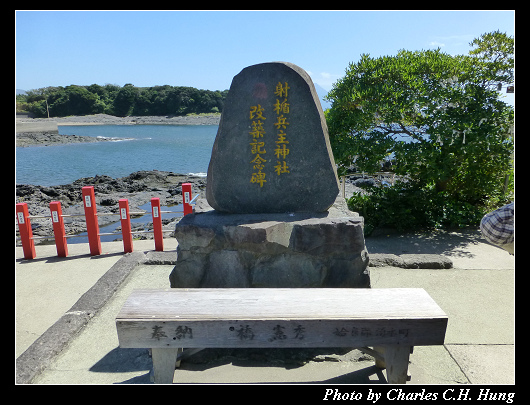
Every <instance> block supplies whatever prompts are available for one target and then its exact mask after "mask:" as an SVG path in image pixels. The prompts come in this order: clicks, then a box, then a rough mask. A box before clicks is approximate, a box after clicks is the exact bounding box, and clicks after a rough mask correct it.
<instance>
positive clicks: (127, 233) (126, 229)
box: [119, 198, 133, 253]
mask: <svg viewBox="0 0 530 405" xmlns="http://www.w3.org/2000/svg"><path fill="white" fill-rule="evenodd" d="M119 207H120V220H121V234H122V239H123V252H124V253H131V252H132V251H133V238H132V233H131V217H130V216H129V200H127V199H126V198H122V199H121V200H120V201H119Z"/></svg>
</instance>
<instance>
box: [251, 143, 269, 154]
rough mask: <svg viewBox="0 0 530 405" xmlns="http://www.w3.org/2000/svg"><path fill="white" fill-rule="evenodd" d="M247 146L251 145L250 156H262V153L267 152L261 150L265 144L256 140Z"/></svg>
mask: <svg viewBox="0 0 530 405" xmlns="http://www.w3.org/2000/svg"><path fill="white" fill-rule="evenodd" d="M249 145H252V150H251V152H252V154H254V155H255V154H256V153H261V154H264V153H267V151H266V150H265V149H262V148H263V147H265V142H258V141H257V140H255V139H254V141H252V142H250V144H249Z"/></svg>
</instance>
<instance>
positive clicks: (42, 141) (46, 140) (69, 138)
mask: <svg viewBox="0 0 530 405" xmlns="http://www.w3.org/2000/svg"><path fill="white" fill-rule="evenodd" d="M127 139H129V138H119V139H118V138H103V137H99V138H94V137H93V136H81V135H59V134H56V133H50V132H19V133H17V139H16V146H17V147H22V148H24V147H27V146H51V145H62V144H67V143H82V142H109V141H110V142H115V141H118V140H120V141H123V140H127Z"/></svg>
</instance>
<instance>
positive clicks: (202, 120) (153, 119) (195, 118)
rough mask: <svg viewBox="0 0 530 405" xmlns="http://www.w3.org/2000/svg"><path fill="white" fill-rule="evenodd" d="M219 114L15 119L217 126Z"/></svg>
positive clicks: (108, 123)
mask: <svg viewBox="0 0 530 405" xmlns="http://www.w3.org/2000/svg"><path fill="white" fill-rule="evenodd" d="M220 118H221V114H220V113H216V114H201V115H186V116H165V115H161V116H158V115H146V116H128V117H115V116H113V115H108V114H92V115H72V116H68V117H53V118H17V119H16V121H17V123H18V122H25V123H28V122H31V123H43V124H45V123H48V122H54V123H57V125H59V126H60V125H219V120H220Z"/></svg>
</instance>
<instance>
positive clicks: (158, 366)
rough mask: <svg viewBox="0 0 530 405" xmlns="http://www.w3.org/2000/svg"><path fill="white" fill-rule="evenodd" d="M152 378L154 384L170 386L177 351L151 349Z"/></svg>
mask: <svg viewBox="0 0 530 405" xmlns="http://www.w3.org/2000/svg"><path fill="white" fill-rule="evenodd" d="M151 351H152V359H153V378H154V383H155V384H172V383H173V377H174V375H175V362H176V360H177V354H178V352H179V349H159V348H153V349H152V350H151Z"/></svg>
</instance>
